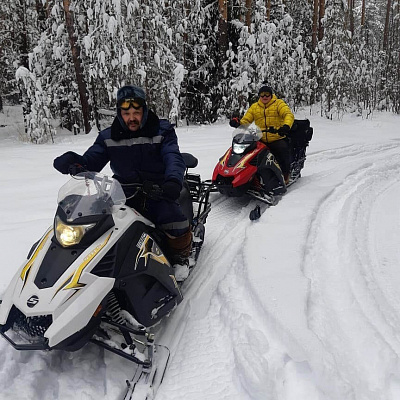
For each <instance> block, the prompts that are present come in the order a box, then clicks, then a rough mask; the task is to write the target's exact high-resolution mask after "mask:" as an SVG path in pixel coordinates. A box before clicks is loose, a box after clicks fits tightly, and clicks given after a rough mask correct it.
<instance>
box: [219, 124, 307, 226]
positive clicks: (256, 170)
mask: <svg viewBox="0 0 400 400" xmlns="http://www.w3.org/2000/svg"><path fill="white" fill-rule="evenodd" d="M268 131H269V132H276V131H275V130H274V129H273V128H269V129H268ZM312 135H313V128H312V127H310V121H309V120H308V119H307V120H295V121H294V124H293V127H292V129H291V131H290V133H289V135H287V138H285V139H283V140H288V142H289V146H290V150H291V157H292V160H291V164H290V178H289V183H288V184H287V185H286V184H285V181H284V178H283V174H282V171H281V168H280V166H279V164H278V162H277V161H276V159H275V157H274V155H273V154H272V153H271V152H270V150H269V148H268V145H266V144H264V143H263V142H261V141H260V139H261V138H262V131H261V129H260V128H259V127H258V126H257V125H255V124H254V123H253V124H250V125H241V126H239V127H238V128H237V129H235V131H234V132H233V140H232V146H231V147H230V148H229V149H228V150H227V151H226V153H225V154H224V155H223V156H222V157H221V158H220V160H219V162H218V164H217V165H216V167H215V169H214V173H213V176H212V184H213V186H214V187H215V188H216V189H217V190H218V191H219V192H220V193H222V194H224V195H227V196H230V197H239V196H243V195H250V196H251V197H253V198H256V199H258V200H261V201H262V202H263V203H265V204H267V205H274V204H276V202H277V196H279V195H282V194H284V193H285V192H286V190H287V187H288V186H290V185H292V184H293V183H294V182H295V181H297V179H298V178H299V177H300V175H301V169H302V168H303V167H304V162H305V159H306V147H307V146H308V144H309V142H310V140H311V138H312ZM260 216H261V210H260V207H259V206H257V207H256V208H255V209H254V210H252V212H251V213H250V219H252V220H253V219H258V218H259V217H260Z"/></svg>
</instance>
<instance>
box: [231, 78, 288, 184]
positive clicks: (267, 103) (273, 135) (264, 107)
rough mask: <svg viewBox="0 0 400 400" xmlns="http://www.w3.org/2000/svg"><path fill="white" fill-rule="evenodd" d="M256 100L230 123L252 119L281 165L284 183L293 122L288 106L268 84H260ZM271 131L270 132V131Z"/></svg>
mask: <svg viewBox="0 0 400 400" xmlns="http://www.w3.org/2000/svg"><path fill="white" fill-rule="evenodd" d="M258 96H259V98H258V101H257V102H256V103H254V104H252V105H251V106H250V108H249V109H248V110H247V112H246V114H245V115H244V117H243V118H242V119H240V121H239V118H233V119H232V120H231V121H230V125H231V126H233V127H234V128H237V127H238V126H239V125H243V124H251V123H252V122H253V121H254V122H255V124H256V125H257V126H258V127H260V129H261V130H262V132H263V138H262V139H261V140H262V141H263V142H264V143H265V144H267V145H268V147H269V149H270V150H271V153H272V154H273V155H274V156H275V158H276V160H277V161H278V163H279V166H280V167H281V170H282V174H283V176H284V179H285V183H286V184H287V183H288V182H289V173H290V148H289V144H288V142H287V140H284V139H285V138H286V134H288V133H289V131H290V128H291V127H292V125H293V122H294V116H293V113H292V111H291V110H290V108H289V106H288V105H287V104H286V103H285V102H284V101H283V100H281V99H278V98H277V97H276V95H275V94H273V91H272V88H271V87H270V86H261V88H260V90H259V91H258ZM271 131H272V132H271Z"/></svg>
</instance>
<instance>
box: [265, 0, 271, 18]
mask: <svg viewBox="0 0 400 400" xmlns="http://www.w3.org/2000/svg"><path fill="white" fill-rule="evenodd" d="M265 8H266V9H267V21H269V20H270V19H271V0H265Z"/></svg>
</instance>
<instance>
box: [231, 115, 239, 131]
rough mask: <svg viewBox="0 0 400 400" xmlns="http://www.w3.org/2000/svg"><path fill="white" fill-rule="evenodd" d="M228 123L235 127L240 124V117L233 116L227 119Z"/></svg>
mask: <svg viewBox="0 0 400 400" xmlns="http://www.w3.org/2000/svg"><path fill="white" fill-rule="evenodd" d="M229 125H230V126H231V127H232V128H237V127H238V126H240V119H239V118H238V117H234V118H232V119H231V120H230V121H229Z"/></svg>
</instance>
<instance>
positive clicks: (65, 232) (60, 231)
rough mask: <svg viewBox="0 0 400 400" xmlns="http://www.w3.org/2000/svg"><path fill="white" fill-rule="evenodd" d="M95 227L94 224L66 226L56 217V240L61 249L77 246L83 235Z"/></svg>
mask: <svg viewBox="0 0 400 400" xmlns="http://www.w3.org/2000/svg"><path fill="white" fill-rule="evenodd" d="M95 225H96V224H88V225H66V224H64V222H62V221H61V220H60V218H59V217H56V220H55V231H56V238H57V240H58V242H59V243H60V244H61V245H62V246H63V247H69V246H73V245H75V244H78V243H79V242H80V241H81V240H82V238H83V236H84V235H85V233H86V232H87V231H88V230H89V229H91V228H93V227H94V226H95Z"/></svg>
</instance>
